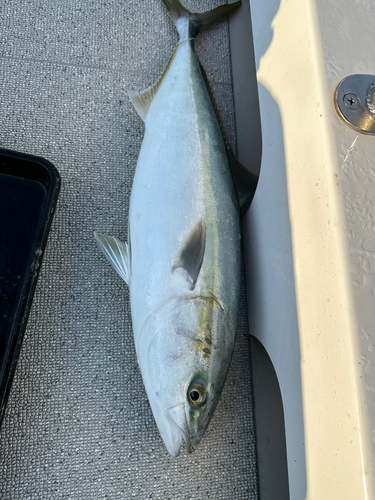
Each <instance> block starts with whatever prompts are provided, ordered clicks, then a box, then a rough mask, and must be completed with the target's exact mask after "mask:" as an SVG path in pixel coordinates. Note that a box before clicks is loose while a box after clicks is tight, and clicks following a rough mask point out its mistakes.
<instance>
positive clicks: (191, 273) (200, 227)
mask: <svg viewBox="0 0 375 500" xmlns="http://www.w3.org/2000/svg"><path fill="white" fill-rule="evenodd" d="M205 246H206V223H205V222H204V220H203V219H199V221H198V222H197V223H196V224H195V225H194V227H193V229H192V230H191V231H190V234H189V236H188V237H187V238H186V240H185V242H184V244H183V245H182V247H181V248H180V250H179V251H178V253H177V255H176V257H175V258H174V259H173V262H172V272H175V271H176V270H177V269H181V270H183V271H184V274H185V277H186V280H187V281H188V282H189V283H190V288H191V290H193V288H194V287H195V283H196V281H197V279H198V276H199V272H200V270H201V266H202V262H203V257H204V250H205Z"/></svg>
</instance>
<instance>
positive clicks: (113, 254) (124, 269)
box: [94, 232, 131, 285]
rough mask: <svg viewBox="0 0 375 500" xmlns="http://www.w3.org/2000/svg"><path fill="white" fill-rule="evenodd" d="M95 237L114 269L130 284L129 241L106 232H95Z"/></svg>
mask: <svg viewBox="0 0 375 500" xmlns="http://www.w3.org/2000/svg"><path fill="white" fill-rule="evenodd" d="M94 235H95V239H96V241H97V242H98V245H99V247H100V248H101V250H102V251H103V253H104V255H105V256H106V257H107V259H108V260H109V262H110V264H111V266H112V267H113V269H114V270H115V271H116V272H117V273H118V274H119V275H120V276H121V278H122V279H123V280H124V281H125V282H126V283H127V284H128V285H129V284H130V274H131V273H130V249H129V245H128V244H127V243H122V242H121V241H120V240H118V239H117V238H113V237H112V236H106V235H104V234H99V233H96V232H95V233H94Z"/></svg>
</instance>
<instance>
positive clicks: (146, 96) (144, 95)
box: [127, 44, 178, 121]
mask: <svg viewBox="0 0 375 500" xmlns="http://www.w3.org/2000/svg"><path fill="white" fill-rule="evenodd" d="M177 47H178V44H177V45H176V47H175V49H174V51H173V52H172V55H171V57H170V58H169V60H168V62H167V64H166V66H165V68H164V71H163V73H162V74H161V75H160V78H159V80H158V81H157V82H156V83H155V85H152V87H149V88H148V89H146V90H140V91H137V90H128V91H127V92H128V96H129V97H130V100H131V102H132V103H133V106H134V107H135V109H136V110H137V112H138V114H139V116H140V117H141V118H142V120H143V121H146V118H147V115H148V111H149V109H150V106H151V104H152V101H153V99H154V97H155V94H156V92H157V91H158V89H159V87H160V85H161V83H162V81H163V78H164V76H165V74H166V73H167V71H168V68H169V66H170V64H171V62H172V59H173V58H174V56H175V54H176V50H177Z"/></svg>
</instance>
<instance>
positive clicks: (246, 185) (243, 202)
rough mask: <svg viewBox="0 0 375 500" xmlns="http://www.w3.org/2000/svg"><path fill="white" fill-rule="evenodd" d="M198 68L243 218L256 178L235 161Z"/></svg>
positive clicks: (204, 77)
mask: <svg viewBox="0 0 375 500" xmlns="http://www.w3.org/2000/svg"><path fill="white" fill-rule="evenodd" d="M199 66H200V68H201V73H202V76H203V80H204V83H205V84H206V88H207V92H208V95H209V96H210V99H211V103H212V107H213V108H214V111H215V114H216V118H217V121H218V124H219V127H220V130H221V135H222V137H223V140H224V144H225V148H226V150H227V157H228V162H229V166H230V169H231V173H232V178H233V183H234V187H235V189H236V194H237V199H238V204H239V206H240V212H241V216H243V215H244V214H245V213H246V212H247V210H248V208H249V206H250V204H251V202H252V200H253V198H254V194H255V190H256V187H257V184H258V176H257V175H255V174H253V173H251V172H250V171H249V170H248V169H247V168H246V167H244V166H243V165H242V164H241V163H240V162H239V161H238V160H237V158H236V156H235V154H234V153H233V151H232V147H231V145H230V143H229V140H228V137H227V134H226V132H225V128H224V125H223V122H222V119H221V117H220V114H219V112H218V110H217V106H216V103H215V99H214V96H213V93H212V90H211V87H210V83H209V81H208V78H207V74H206V72H205V70H204V67H203V66H202V64H201V63H200V62H199Z"/></svg>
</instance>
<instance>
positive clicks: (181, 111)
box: [95, 0, 257, 456]
mask: <svg viewBox="0 0 375 500" xmlns="http://www.w3.org/2000/svg"><path fill="white" fill-rule="evenodd" d="M163 1H164V4H165V6H166V8H167V11H168V14H169V15H170V17H171V19H172V20H173V22H174V23H175V25H176V27H177V30H178V32H179V35H180V40H179V42H178V44H177V46H176V48H175V50H174V52H173V54H172V56H171V57H170V60H169V62H168V64H167V66H166V68H165V70H164V72H163V74H162V75H161V77H160V79H159V80H158V82H157V83H156V84H155V85H154V86H153V87H151V88H148V89H147V90H145V91H143V92H134V91H130V92H129V96H130V99H131V101H132V103H133V104H134V106H135V108H136V110H137V111H138V113H139V115H140V116H141V117H142V119H143V120H144V122H145V135H144V139H143V142H142V147H141V150H140V154H139V158H138V163H137V168H136V172H135V177H134V183H133V187H132V192H131V198H130V208H129V225H128V227H129V234H128V242H127V243H122V242H120V241H119V240H118V239H116V238H113V237H108V236H105V235H101V234H98V233H95V237H96V240H97V242H98V243H99V246H100V247H101V249H102V250H103V252H104V254H105V255H106V256H107V258H108V259H109V261H110V263H111V264H112V266H113V268H114V269H115V270H116V271H117V272H118V274H119V275H120V276H121V277H122V278H123V279H124V281H126V283H127V284H128V286H129V289H130V303H131V312H132V322H133V330H134V341H135V348H136V352H137V357H138V363H139V367H140V370H141V373H142V378H143V382H144V385H145V388H146V391H147V395H148V398H149V402H150V405H151V408H152V411H153V414H154V418H155V421H156V423H157V426H158V428H159V431H160V434H161V436H162V438H163V440H164V442H165V445H166V447H167V449H168V451H169V453H170V454H171V455H173V456H177V455H179V453H180V449H181V445H182V442H183V441H185V443H186V446H187V449H188V451H189V452H192V451H194V450H195V449H196V447H197V446H198V444H199V442H200V440H201V439H202V436H203V434H204V432H205V430H206V429H207V426H208V424H209V422H210V420H211V417H212V414H213V413H214V410H215V408H216V405H217V403H218V400H219V397H220V394H221V391H222V389H223V386H224V383H225V379H226V376H227V373H228V369H229V365H230V361H231V357H232V352H233V345H234V339H235V333H236V327H237V316H238V308H239V293H240V263H241V254H240V206H242V205H243V204H245V203H246V202H248V201H249V200H251V199H252V197H253V195H254V190H255V187H256V182H257V178H255V177H254V176H252V175H251V174H250V173H249V172H247V171H246V170H245V169H244V168H243V167H241V166H240V165H239V164H238V162H236V161H233V162H231V163H232V165H230V162H229V161H228V153H227V149H226V146H225V142H224V140H223V136H222V133H221V130H220V126H219V123H218V120H217V118H216V115H215V110H214V108H213V105H212V103H211V100H210V96H209V93H208V90H207V87H206V85H205V81H204V78H203V76H202V72H201V69H200V65H199V62H198V59H197V55H196V52H195V42H194V39H195V37H196V35H197V34H198V32H199V31H200V30H201V29H203V28H204V27H205V26H206V25H208V24H209V23H211V22H213V21H216V20H217V19H219V18H220V17H222V16H225V15H228V14H230V13H231V12H232V11H234V10H235V9H237V8H238V7H239V5H240V3H241V2H236V3H234V4H230V5H223V6H221V7H218V8H216V9H214V10H212V11H210V12H205V13H202V14H193V13H190V12H189V11H188V10H186V9H185V8H184V7H183V6H182V5H181V3H180V2H179V1H178V0H163ZM230 157H232V155H230Z"/></svg>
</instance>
